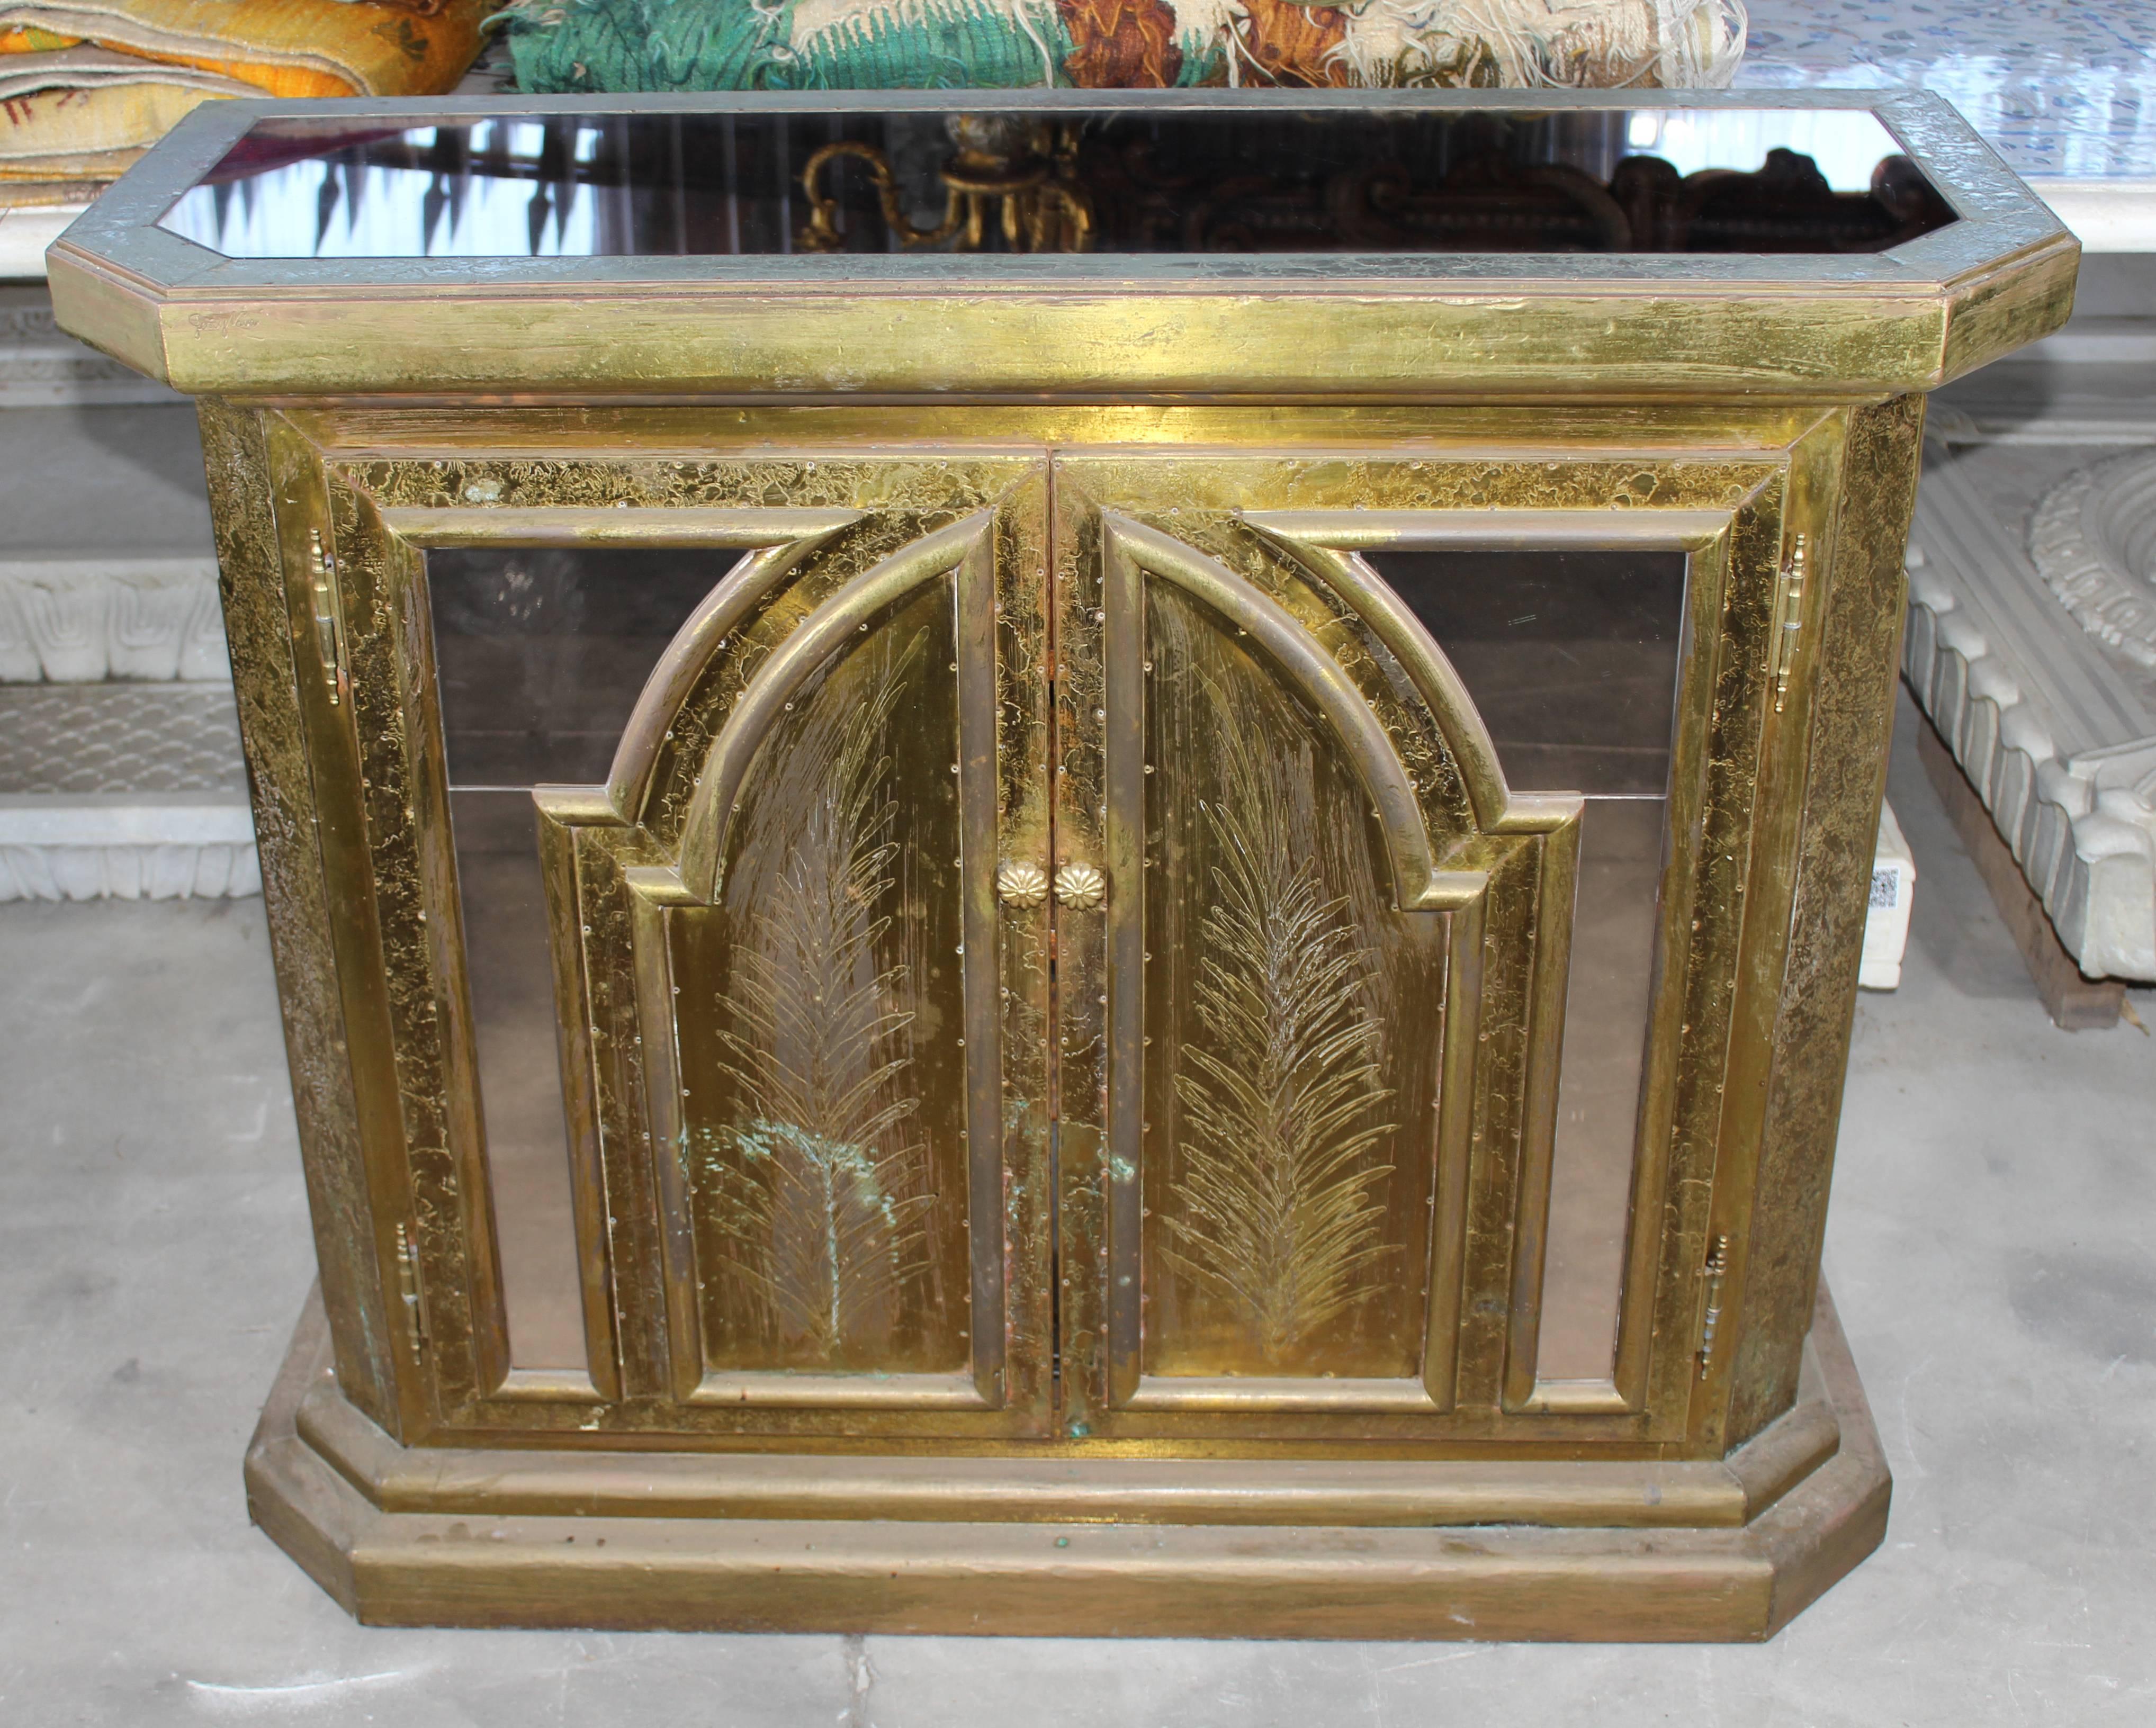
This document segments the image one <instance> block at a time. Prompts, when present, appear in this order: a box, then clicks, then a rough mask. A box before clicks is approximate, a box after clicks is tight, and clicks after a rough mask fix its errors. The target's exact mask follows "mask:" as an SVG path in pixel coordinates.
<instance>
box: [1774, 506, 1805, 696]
mask: <svg viewBox="0 0 2156 1728" xmlns="http://www.w3.org/2000/svg"><path fill="white" fill-rule="evenodd" d="M1807 551H1809V548H1808V547H1807V546H1805V544H1804V536H1803V535H1801V534H1799V536H1797V537H1796V540H1795V541H1794V544H1793V545H1792V546H1790V548H1789V562H1787V563H1786V564H1784V565H1783V567H1782V579H1781V581H1780V582H1778V583H1777V584H1776V585H1775V588H1774V649H1773V666H1772V671H1773V673H1774V712H1775V713H1777V714H1779V713H1780V712H1781V711H1782V707H1783V705H1784V703H1786V702H1787V701H1788V700H1789V674H1790V673H1791V671H1792V670H1794V669H1795V666H1796V664H1797V638H1798V636H1799V633H1802V631H1803V629H1804V558H1805V555H1806V553H1807Z"/></svg>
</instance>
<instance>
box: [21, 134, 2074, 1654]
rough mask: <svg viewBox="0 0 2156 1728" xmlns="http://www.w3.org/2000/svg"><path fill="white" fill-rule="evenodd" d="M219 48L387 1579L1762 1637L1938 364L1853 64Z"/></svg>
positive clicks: (347, 1546) (264, 757)
mask: <svg viewBox="0 0 2156 1728" xmlns="http://www.w3.org/2000/svg"><path fill="white" fill-rule="evenodd" d="M996 100H997V101H998V104H999V107H998V110H997V111H996V112H994V113H993V114H988V115H982V114H978V113H963V112H960V111H958V110H957V109H956V108H955V107H954V106H953V105H952V104H950V103H949V102H948V101H947V100H945V99H942V98H938V97H930V96H921V97H904V96H891V95H878V96H875V97H847V96H833V95H823V96H816V97H807V96H796V97H779V96H772V97H755V98H728V99H719V98H712V99H697V100H688V99H683V100H664V101H660V100H651V101H644V102H634V101H623V102H620V103H619V104H616V105H613V106H610V107H608V109H606V110H595V109H593V108H592V107H591V106H589V105H583V104H579V103H571V102H536V101H535V102H529V103H525V104H522V105H511V104H506V103H502V102H498V101H487V102H474V101H457V100H451V101H446V102H440V103H434V104H427V105H404V106H400V107H396V108H394V109H389V108H367V107H360V106H355V105H343V104H340V105H321V106H309V105H282V106H279V105H250V104H218V105H212V106H210V107H208V108H205V109H203V110H198V112H197V113H196V115H193V117H192V118H191V119H190V120H188V121H187V122H186V123H185V124H184V125H183V126H182V127H181V128H180V129H179V130H178V131H177V132H176V133H175V134H174V135H173V136H172V138H171V139H170V140H168V141H167V143H165V144H164V145H163V146H160V147H159V149H158V150H157V151H154V152H153V153H152V154H151V156H150V158H149V159H148V160H147V161H146V162H145V163H144V164H143V166H142V167H141V168H139V169H138V170H136V172H134V173H133V174H131V175H130V176H129V177H128V178H127V179H126V180H125V181H124V182H121V185H120V186H119V187H117V188H115V190H114V191H113V192H111V193H110V194H109V195H108V196H107V197H105V199H104V200H103V201H102V202H101V203H100V204H99V205H98V206H97V207H96V208H95V209H94V210H93V211H92V212H91V213H90V214H89V215H87V216H85V218H82V219H81V220H80V222H78V223H76V225H75V226H74V228H72V229H71V230H70V231H69V234H68V235H67V237H66V238H64V239H63V240H62V241H61V242H60V243H59V244H58V245H57V246H56V247H55V249H54V252H53V254H52V277H53V283H54V295H55V301H56V305H57V306H58V308H59V313H60V315H61V318H62V320H63V321H64V323H65V324H66V325H67V326H69V328H70V329H72V330H74V331H76V332H78V333H79V334H81V335H82V336H85V337H87V338H88V339H90V340H91V341H95V342H97V343H98V344H100V346H103V347H105V348H106V349H107V350H109V351H111V352H113V353H115V354H116V355H119V356H121V357H123V358H125V359H127V360H129V361H132V362H134V363H135V364H136V365H137V366H140V367H142V368H143V369H144V370H145V371H147V372H151V373H152V374H154V375H156V376H157V377H162V378H165V379H167V380H168V381H169V382H172V384H174V385H175V386H176V387H179V388H181V389H182V390H185V391H187V392H192V393H193V394H194V395H196V396H198V397H200V398H201V408H202V422H203V433H204V441H205V449H206V451H207V454H208V471H209V479H210V487H211V493H212V498H213V505H214V510H215V518H216V531H217V541H218V556H219V561H220V564H221V567H222V569H223V581H224V595H225V606H226V613H227V627H228V636H229V638H230V641H231V644H232V652H233V657H234V672H235V676H236V681H237V687H238V691H239V705H240V713H241V718H242V725H243V731H244V738H245V741H246V746H247V751H248V757H249V767H250V770H251V774H252V781H253V786H254V802H255V819H256V827H257V832H258V835H259V846H260V851H261V858H262V866H263V875H264V892H265V894H266V895H267V898H268V905H269V920H270V926H271V931H272V935H273V940H274V946H275V956H276V961H277V967H278V976H279V981H280V992H281V997H282V1001H283V1006H284V1013H285V1027H286V1033H287V1038H288V1045H289V1049H290V1058H291V1064H292V1073H293V1078H294V1090H295V1103H296V1106H297V1109H298V1112H299V1119H300V1134H301V1142H302V1148H303V1152H304V1156H305V1165H306V1172H307V1178H308V1184H309V1193H310V1197H311V1202H312V1208H313V1217H314V1224H315V1232H316V1247H317V1251H318V1254H319V1258H320V1264H321V1295H320V1300H319V1301H318V1302H317V1303H316V1304H314V1305H311V1307H310V1310H309V1312H308V1314H307V1315H306V1316H305V1318H304V1319H303V1320H302V1322H301V1325H300V1331H299V1335H298V1336H297V1339H296V1340H295V1344H294V1346H293V1351H292V1355H291V1358H290V1365H289V1367H288V1370H287V1372H286V1374H285V1377H284V1379H283V1380H282V1381H281V1382H280V1385H279V1386H278V1387H277V1389H276V1391H275V1393H274V1395H273V1397H272V1398H271V1401H270V1403H269V1408H268V1410H267V1411H266V1413H265V1414H264V1419H263V1426H262V1428H261V1430H260V1432H259V1434H258V1436H257V1438H256V1441H255V1443H254V1447H253V1449H251V1451H250V1453H249V1462H248V1479H249V1493H250V1504H251V1505H252V1507H253V1510H254V1515H255V1517H256V1518H257V1520H259V1522H261V1523H262V1524H263V1525H264V1527H265V1528H266V1529H267V1530H268V1531H269V1532H270V1534H271V1535H272V1536H275V1539H276V1540H277V1541H280V1543H282V1544H283V1545H284V1546H285V1547H286V1548H287V1549H288V1550H289V1551H290V1552H291V1553H292V1554H293V1556H295V1558H296V1559H297V1560H299V1561H300V1563H301V1564H302V1565H304V1566H306V1567H307V1568H308V1569H309V1570H310V1571H311V1572H312V1573H313V1574H314V1576H316V1577H317V1578H318V1579H320V1580H321V1582H322V1583H323V1584H324V1586H325V1587H326V1588H328V1589H329V1590H331V1592H333V1593H334V1594H336V1596H337V1597H338V1598H339V1600H341V1601H342V1602H345V1603H346V1605H347V1606H348V1607H350V1608H352V1609H353V1611H354V1612H355V1613H358V1614H360V1615H361V1616H362V1618H367V1619H369V1620H375V1621H388V1622H406V1623H413V1622H418V1623H459V1624H488V1625H492V1624H557V1625H591V1626H615V1627H662V1626H667V1627H683V1628H693V1627H733V1628H844V1629H848V1630H870V1629H873V1630H907V1629H918V1630H931V1631H943V1632H963V1631H983V1630H985V1631H1002V1632H1029V1633H1104V1632H1115V1633H1152V1634H1161V1633H1219V1634H1261V1633H1274V1634H1294V1635H1301V1634H1339V1635H1351V1636H1357V1637H1414V1638H1421V1637H1517V1636H1528V1637H1550V1638H1626V1637H1630V1638H1737V1637H1753V1638H1756V1637H1761V1636H1764V1635H1766V1634H1768V1633H1771V1632H1772V1631H1773V1630H1774V1629H1775V1628H1777V1627H1778V1626H1779V1625H1780V1624H1781V1623H1783V1622H1784V1621H1785V1620H1786V1619H1787V1618H1789V1616H1790V1615H1791V1614H1793V1613H1795V1612H1797V1611H1798V1610H1799V1609H1800V1608H1802V1607H1803V1606H1804V1603H1805V1602H1808V1601H1809V1600H1810V1599H1811V1598H1812V1597H1814V1596H1815V1595H1816V1594H1817V1593H1818V1592H1820V1590H1821V1589H1823V1588H1825V1587H1826V1586H1827V1585H1828V1584H1829V1583H1830V1582H1832V1581H1833V1580H1834V1579H1835V1577H1839V1576H1840V1574H1841V1573H1842V1572H1845V1570H1846V1569H1847V1568H1848V1567H1850V1566H1852V1565H1854V1564H1855V1563H1856V1561H1857V1560H1859V1559H1860V1558H1861V1556H1863V1555H1864V1554H1865V1553H1866V1552H1867V1551H1869V1550H1870V1549H1871V1547H1872V1546H1876V1543H1877V1542H1878V1541H1879V1540H1880V1537H1881V1533H1882V1531H1883V1530H1884V1526H1885V1516H1886V1497H1887V1489H1888V1484H1887V1477H1886V1469H1885V1467H1884V1464H1883V1461H1882V1459H1881V1454H1880V1451H1879V1448H1878V1445H1877V1443H1876V1438H1875V1437H1874V1435H1873V1433H1872V1431H1871V1423H1870V1418H1869V1417H1868V1415H1867V1414H1866V1409H1865V1406H1864V1402H1863V1397H1862V1394H1861V1390H1860V1389H1859V1387H1858V1385H1857V1382H1856V1376H1855V1372H1854V1370H1853V1368H1852V1367H1851V1362H1850V1360H1849V1356H1848V1354H1847V1351H1846V1348H1845V1345H1844V1344H1843V1342H1842V1340H1841V1336H1840V1331H1839V1330H1838V1328H1837V1325H1836V1323H1835V1317H1834V1314H1833V1311H1832V1309H1831V1307H1830V1305H1829V1303H1828V1302H1827V1300H1826V1298H1825V1294H1824V1292H1823V1291H1822V1290H1820V1285H1819V1279H1818V1270H1819V1257H1820V1238H1821V1232H1822V1228H1823V1224H1824V1218H1825V1206H1826V1198H1827V1189H1828V1179H1829V1173H1830V1167H1831V1163H1832V1157H1833V1151H1834V1141H1835V1126H1836V1118H1837V1113H1838V1110H1839V1107H1840V1093H1841V1084H1842V1073H1843V1067H1844V1064H1845V1057H1846V1051H1847V1046H1848V1037H1849V1030H1850V1024H1851V1014H1852V1012H1853V1002H1854V997H1855V991H1856V970H1857V960H1858V946H1859V939H1860V936H1861V926H1862V923H1863V919H1864V915H1865V908H1866V899H1867V890H1868V887H1869V883H1870V874H1871V854H1872V837H1873V833H1874V829H1875V826H1876V821H1877V816H1878V807H1879V799H1880V792H1881V784H1882V780H1883V776H1884V767H1885V754H1886V736H1887V731H1888V726H1889V721H1890V715H1891V711H1892V709H1891V699H1892V694H1893V680H1894V676H1895V669H1896V666H1897V656H1898V649H1899V644H1900V637H1901V629H1902V606H1903V593H1904V577H1903V572H1902V543H1903V537H1904V535H1905V533H1906V531H1907V521H1908V516H1909V511H1910V508H1911V500H1912V491H1913V488H1914V485H1915V480H1916V474H1917V458H1918V449H1919V435H1920V430H1921V425H1922V409H1923V397H1924V394H1925V392H1927V391H1928V390H1929V389H1931V388H1933V387H1936V386H1937V385H1938V384H1940V383H1942V382H1944V381H1946V380H1947V379H1948V378H1950V377H1954V376H1956V375H1958V374H1959V373H1961V372H1965V371H1967V370H1969V368H1971V367H1974V366H1977V365H1979V364H1981V363H1983V362H1984V361H1985V360H1987V359H1989V358H1991V357H1993V356H1996V355H1998V354H1999V353H2001V352H2004V351H2006V350H2008V349H2010V348H2011V347H2013V346H2016V345H2018V344H2020V343H2021V342H2024V341H2028V340H2030V339H2032V338H2034V337H2035V336H2040V335H2041V334H2043V333H2045V332H2046V331H2049V330H2051V329H2052V328H2054V327H2055V326H2056V325H2057V324H2059V323H2060V322H2061V320H2063V318H2064V316H2065V315H2066V310H2067V309H2068V305H2069V303H2070V300H2071V289H2072V281H2073V274H2074V266H2075V260H2076V247H2075V244H2074V242H2073V241H2072V239H2071V238H2070V237H2069V236H2068V235H2067V234H2066V233H2065V232H2064V231H2063V230H2062V229H2061V228H2060V227H2059V226H2058V224H2057V223H2056V221H2055V220H2054V219H2053V218H2051V216H2050V214H2049V213H2047V212H2046V210H2045V209H2044V208H2043V207H2042V206H2041V205H2040V204H2039V203H2036V202H2035V199H2034V198H2032V197H2030V195H2029V194H2028V193H2027V192H2026V191H2025V189H2024V188H2023V187H2020V185H2019V183H2018V182H2015V180H2014V179H2013V178H2012V177H2011V176H2010V174H2008V173H2007V172H2006V171H2005V169H2004V168H2002V167H2000V166H1999V164H1998V163H1997V162H1996V161H1995V160H1994V158H1992V157H1991V156H1989V153H1988V152H1987V151H1985V150H1984V147H1983V146H1982V145H1981V144H1979V142H1978V141H1976V140H1975V139H1974V137H1973V136H1971V135H1970V134H1969V132H1968V131H1966V129H1965V128H1964V127H1963V126H1962V125H1961V123H1960V122H1959V121H1958V119H1957V118H1956V117H1955V116H1954V115H1953V113H1952V112H1951V110H1948V109H1947V108H1946V107H1945V106H1944V105H1943V104H1941V103H1939V102H1938V101H1936V100H1932V99H1929V98H1926V97H1922V96H1916V95H1893V96H1890V97H1880V96H1877V95H1866V96H1864V97H1861V98H1859V97H1855V96H1849V97H1835V96H1824V97H1823V96H1815V95H1806V96H1784V97H1776V98H1772V99H1769V98H1766V97H1756V98H1748V99H1747V100H1746V104H1745V105H1743V106H1735V105H1731V104H1730V103H1729V102H1727V101H1723V100H1714V101H1700V100H1680V99H1675V98H1668V97H1660V96H1657V97H1647V96H1639V97H1629V96H1628V97H1626V98H1624V99H1622V100H1614V99H1608V98H1599V97H1597V98H1581V97H1578V96H1565V95H1533V96H1529V95H1517V96H1513V95H1507V97H1505V98H1504V99H1503V102H1502V105H1501V106H1499V105H1495V104H1493V103H1492V102H1491V100H1490V99H1489V98H1488V97H1487V96H1486V95H1445V94H1439V93H1419V92H1418V93H1386V94H1383V95H1371V94H1369V93H1363V92H1358V93H1356V94H1355V95H1353V96H1352V97H1347V96H1335V95H1322V94H1312V93H1280V92H1273V93H1268V94H1253V93H1234V92H1188V93H1167V94H1162V95H1148V96H1146V97H1142V98H1141V97H1137V96H1127V95H1113V96H1110V95H1099V94H1090V95H1078V94H1075V93H1055V94H1053V95H1023V96H1020V95H1013V96H1011V97H1009V98H1008V99H1005V98H1003V97H998V98H997V99H996Z"/></svg>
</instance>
